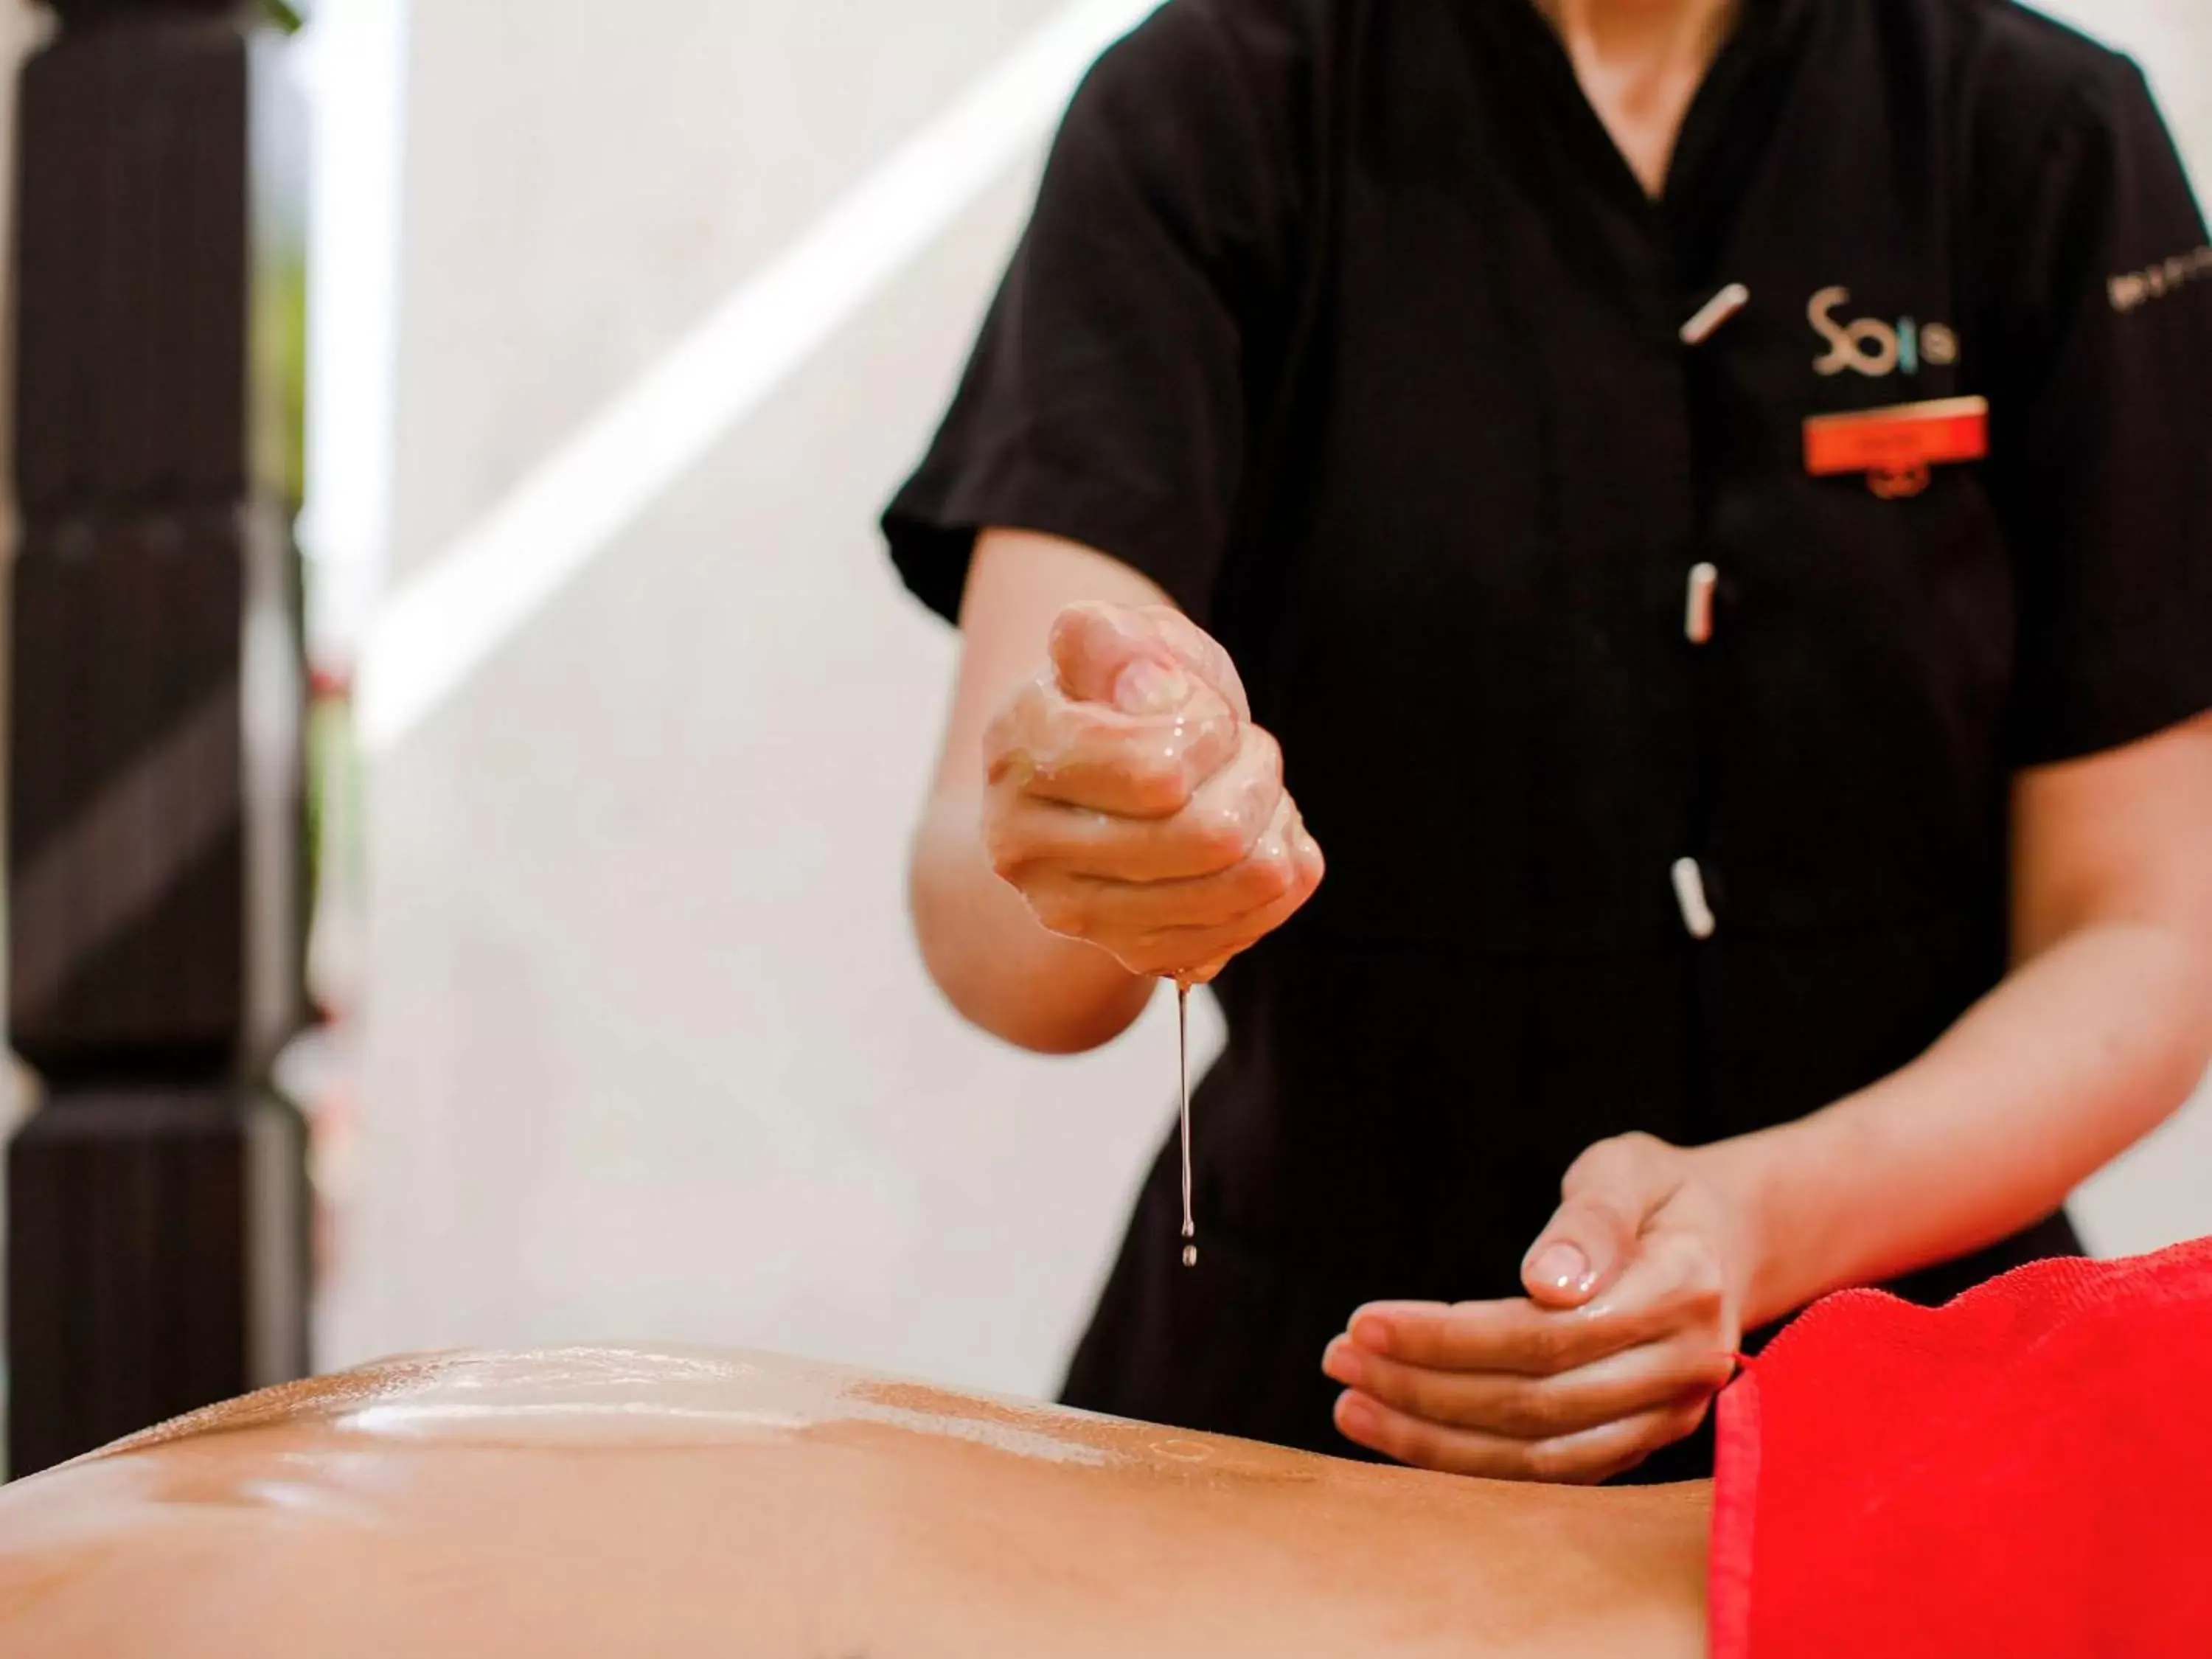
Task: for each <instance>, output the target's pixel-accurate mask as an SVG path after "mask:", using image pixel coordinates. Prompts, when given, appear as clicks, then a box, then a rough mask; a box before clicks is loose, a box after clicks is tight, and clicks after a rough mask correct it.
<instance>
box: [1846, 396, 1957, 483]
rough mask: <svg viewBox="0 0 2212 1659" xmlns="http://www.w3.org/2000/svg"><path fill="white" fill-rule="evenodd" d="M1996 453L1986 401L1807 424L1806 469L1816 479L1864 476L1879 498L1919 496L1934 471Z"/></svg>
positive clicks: (1898, 408)
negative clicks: (1851, 474) (1844, 475)
mask: <svg viewBox="0 0 2212 1659" xmlns="http://www.w3.org/2000/svg"><path fill="white" fill-rule="evenodd" d="M1988 453H1990V404H1989V399H1988V398H1943V399H1942V400H1940V401H1938V402H1936V403H1927V404H1896V405H1894V406H1893V407H1892V408H1889V409H1869V410H1862V411H1859V412H1857V413H1854V414H1850V415H1815V416H1813V418H1812V419H1810V420H1808V421H1807V422H1805V470H1806V471H1808V472H1810V473H1811V474H1812V475H1813V476H1814V477H1816V478H1828V477H1835V476H1837V475H1838V474H1839V473H1845V472H1863V473H1865V474H1866V475H1867V484H1868V487H1869V488H1870V489H1873V491H1874V492H1875V495H1918V494H1919V493H1920V492H1921V491H1922V490H1923V489H1927V488H1928V470H1929V468H1930V467H1933V466H1941V465H1943V464H1945V463H1946V462H1950V461H1978V460H1980V459H1982V458H1983V457H1984V456H1985V455H1987V454H1988Z"/></svg>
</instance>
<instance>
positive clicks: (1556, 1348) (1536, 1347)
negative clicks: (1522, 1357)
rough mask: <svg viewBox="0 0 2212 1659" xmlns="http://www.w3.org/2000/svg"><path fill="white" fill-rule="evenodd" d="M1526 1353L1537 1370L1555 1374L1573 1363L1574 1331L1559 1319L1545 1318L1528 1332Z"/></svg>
mask: <svg viewBox="0 0 2212 1659" xmlns="http://www.w3.org/2000/svg"><path fill="white" fill-rule="evenodd" d="M1574 1361H1575V1338H1574V1333H1573V1332H1572V1331H1571V1330H1570V1329H1569V1328H1567V1326H1566V1325H1565V1323H1564V1322H1561V1321H1558V1320H1546V1321H1544V1322H1542V1323H1541V1324H1539V1325H1538V1326H1537V1327H1536V1328H1534V1330H1533V1331H1531V1332H1530V1333H1529V1334H1528V1363H1529V1364H1532V1365H1534V1367H1535V1368H1536V1369H1537V1370H1538V1371H1539V1372H1541V1374H1543V1375H1544V1376H1555V1375H1557V1374H1558V1373H1559V1372H1560V1371H1563V1370H1567V1369H1568V1368H1569V1367H1570V1366H1571V1365H1572V1364H1574Z"/></svg>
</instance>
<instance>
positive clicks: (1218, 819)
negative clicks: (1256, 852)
mask: <svg viewBox="0 0 2212 1659" xmlns="http://www.w3.org/2000/svg"><path fill="white" fill-rule="evenodd" d="M1250 844H1251V843H1250V842H1249V839H1248V838H1247V836H1246V835H1245V833H1244V821H1243V817H1240V816H1239V815H1238V814H1237V812H1236V811H1235V810H1234V809H1231V808H1225V809H1224V810H1222V811H1219V812H1216V813H1210V814H1208V815H1207V817H1206V823H1204V824H1202V825H1201V826H1200V829H1199V832H1198V842H1197V848H1196V851H1197V854H1198V855H1199V856H1200V857H1201V858H1203V859H1205V860H1206V864H1207V867H1208V868H1209V869H1210V870H1225V869H1227V868H1229V867H1230V866H1231V865H1233V864H1235V863H1236V862H1237V860H1239V859H1241V858H1243V856H1244V850H1245V848H1247V847H1249V845H1250Z"/></svg>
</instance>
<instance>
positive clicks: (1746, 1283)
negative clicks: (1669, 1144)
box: [1689, 1124, 1821, 1331]
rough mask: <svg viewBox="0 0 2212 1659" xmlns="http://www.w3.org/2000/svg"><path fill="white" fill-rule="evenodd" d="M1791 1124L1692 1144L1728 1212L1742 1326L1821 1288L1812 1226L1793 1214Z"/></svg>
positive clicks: (1769, 1318)
mask: <svg viewBox="0 0 2212 1659" xmlns="http://www.w3.org/2000/svg"><path fill="white" fill-rule="evenodd" d="M1799 1127H1800V1126H1798V1125H1795V1124H1791V1125H1785V1126H1784V1127H1780V1128H1776V1129H1765V1130H1761V1131H1759V1133H1755V1134H1747V1135H1737V1136H1735V1137H1732V1138H1731V1139H1727V1140H1717V1141H1714V1142H1712V1143H1711V1144H1710V1145H1708V1146H1699V1147H1694V1148H1692V1149H1691V1151H1690V1152H1689V1157H1690V1158H1691V1160H1692V1168H1693V1170H1695V1172H1696V1174H1697V1176H1698V1178H1699V1180H1700V1181H1702V1182H1705V1184H1706V1185H1708V1186H1709V1187H1710V1188H1711V1189H1712V1191H1713V1192H1714V1193H1715V1194H1716V1195H1717V1198H1718V1199H1719V1201H1720V1204H1721V1206H1722V1208H1723V1212H1725V1213H1726V1214H1727V1215H1728V1217H1729V1225H1730V1226H1731V1228H1732V1231H1733V1234H1734V1238H1733V1244H1734V1250H1735V1261H1734V1263H1733V1264H1732V1278H1733V1280H1734V1283H1733V1285H1732V1286H1731V1288H1732V1290H1733V1291H1734V1292H1735V1297H1736V1298H1737V1311H1738V1316H1739V1317H1740V1318H1741V1322H1742V1324H1743V1328H1744V1329H1746V1330H1747V1331H1749V1330H1756V1329H1757V1328H1759V1327H1760V1326H1762V1325H1765V1324H1770V1323H1771V1322H1773V1321H1775V1320H1777V1319H1779V1318H1781V1317H1782V1316H1784V1314H1787V1313H1790V1312H1791V1311H1792V1310H1795V1309H1796V1308H1797V1307H1798V1306H1799V1305H1800V1304H1802V1302H1804V1301H1806V1300H1808V1299H1809V1298H1810V1297H1813V1296H1815V1295H1817V1294H1819V1291H1820V1288H1821V1286H1820V1284H1819V1283H1818V1282H1817V1281H1818V1279H1819V1277H1820V1275H1819V1273H1818V1272H1817V1269H1816V1268H1815V1267H1814V1265H1813V1264H1812V1263H1810V1262H1809V1261H1807V1260H1805V1259H1804V1258H1805V1256H1806V1255H1807V1249H1806V1247H1807V1245H1808V1242H1809V1238H1810V1237H1811V1232H1810V1230H1809V1229H1808V1228H1807V1227H1806V1226H1805V1225H1803V1222H1804V1220H1805V1218H1804V1217H1803V1216H1802V1214H1800V1213H1797V1211H1798V1200H1796V1199H1795V1198H1793V1196H1792V1188H1793V1184H1794V1183H1792V1182H1790V1179H1789V1174H1790V1168H1791V1166H1792V1164H1793V1163H1794V1162H1795V1159H1796V1156H1797V1155H1798V1153H1799V1150H1800V1149H1799V1148H1798V1147H1797V1146H1796V1145H1795V1144H1794V1143H1795V1136H1794V1134H1793V1131H1796V1129H1798V1128H1799Z"/></svg>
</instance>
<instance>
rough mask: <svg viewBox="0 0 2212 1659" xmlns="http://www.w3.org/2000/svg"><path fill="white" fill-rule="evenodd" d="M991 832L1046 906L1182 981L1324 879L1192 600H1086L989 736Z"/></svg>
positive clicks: (1041, 917) (1204, 971) (1130, 964)
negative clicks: (1169, 603)
mask: <svg viewBox="0 0 2212 1659" xmlns="http://www.w3.org/2000/svg"><path fill="white" fill-rule="evenodd" d="M983 748H984V763H985V767H986V777H987V793H986V795H985V799H984V806H983V834H984V841H985V845H986V846H987V848H988V849H989V852H990V856H991V862H992V866H993V867H994V868H995V869H996V870H997V871H998V872H999V874H1000V876H1001V877H1003V878H1005V879H1006V880H1007V881H1009V882H1011V883H1012V884H1014V886H1016V887H1018V889H1020V890H1021V892H1022V895H1023V896H1024V898H1026V899H1028V901H1029V902H1030V909H1031V910H1032V911H1034V912H1035V913H1036V917H1037V920H1038V921H1041V922H1042V923H1043V924H1044V926H1045V927H1048V928H1049V929H1051V930H1052V931H1053V932H1054V933H1064V934H1067V935H1069V936H1070V937H1073V938H1076V939H1087V940H1089V941H1090V942H1091V943H1092V944H1094V945H1098V946H1100V947H1101V948H1102V949H1103V950H1106V951H1110V952H1112V953H1113V955H1114V956H1115V957H1117V958H1118V959H1119V960H1120V961H1121V964H1122V966H1124V967H1126V968H1127V969H1129V970H1130V971H1131V972H1132V973H1137V974H1148V975H1149V974H1159V975H1173V976H1176V977H1179V978H1182V979H1185V980H1188V981H1203V980H1206V979H1210V978H1212V975H1214V973H1216V972H1218V970H1219V969H1220V967H1221V964H1222V963H1225V961H1227V960H1228V958H1230V957H1232V956H1234V955H1236V954H1237V952H1238V951H1242V950H1243V949H1244V948H1245V947H1246V946H1247V945H1250V944H1252V943H1253V942H1254V941H1255V940H1256V939H1260V938H1261V936H1262V935H1264V934H1266V933H1269V932H1272V931H1273V929H1275V928H1277V927H1280V926H1282V924H1283V923H1284V922H1285V921H1288V920H1289V919H1290V917H1291V914H1292V913H1293V912H1295V911H1296V910H1297V908H1298V907H1299V906H1300V905H1302V904H1304V902H1306V900H1307V899H1308V898H1309V897H1310V896H1312V893H1313V890H1314V889H1315V888H1316V886H1317V885H1319V884H1320V882H1321V878H1322V856H1321V848H1319V847H1317V846H1316V844H1315V843H1314V840H1313V837H1312V836H1309V835H1308V834H1307V833H1306V831H1305V826H1304V823H1302V822H1301V821H1300V820H1299V817H1298V812H1297V807H1296V806H1295V805H1292V804H1291V798H1290V796H1289V794H1288V793H1285V790H1284V788H1283V768H1282V751H1281V750H1279V749H1278V748H1277V747H1276V744H1275V740H1274V739H1273V738H1272V737H1270V736H1268V735H1267V732H1264V731H1262V730H1261V728H1260V727H1259V726H1255V725H1254V724H1253V723H1252V718H1251V709H1250V707H1249V704H1248V703H1247V702H1246V701H1245V697H1244V687H1243V682H1242V681H1241V680H1240V679H1239V678H1237V670H1236V668H1235V667H1234V666H1233V665H1231V662H1230V660H1229V655H1228V653H1226V652H1225V651H1224V650H1223V649H1222V648H1221V647H1220V646H1219V645H1218V644H1216V643H1215V642H1214V641H1213V640H1212V638H1211V637H1210V636H1209V635H1206V632H1205V631H1204V630H1203V629H1200V628H1199V627H1198V625H1197V624H1196V623H1193V622H1192V621H1190V619H1189V618H1188V617H1185V616H1183V615H1182V613H1181V612H1180V611H1174V610H1170V609H1169V608H1167V607H1165V606H1148V607H1145V608H1143V609H1131V608H1128V607H1126V606H1121V605H1071V606H1070V607H1069V608H1068V609H1067V610H1066V611H1062V612H1061V613H1060V616H1059V617H1058V618H1057V619H1056V620H1055V621H1054V624H1053V629H1052V640H1051V659H1050V662H1049V663H1048V665H1047V666H1046V667H1045V668H1044V670H1043V671H1042V672H1040V673H1039V674H1038V675H1037V676H1036V678H1034V679H1033V680H1031V681H1030V682H1029V683H1028V684H1025V685H1024V686H1023V687H1022V688H1021V690H1018V691H1017V692H1016V693H1015V694H1014V696H1012V698H1010V699H1009V700H1008V702H1006V706H1005V707H1004V708H1001V709H1000V711H999V714H997V716H996V717H995V718H994V720H993V721H992V722H991V726H990V728H989V730H988V731H987V732H985V734H984V738H983Z"/></svg>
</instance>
